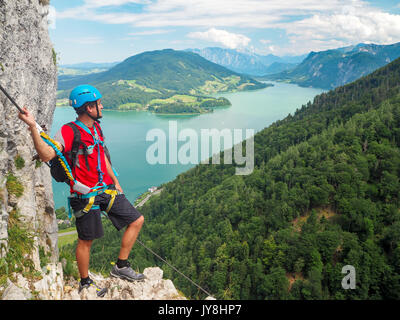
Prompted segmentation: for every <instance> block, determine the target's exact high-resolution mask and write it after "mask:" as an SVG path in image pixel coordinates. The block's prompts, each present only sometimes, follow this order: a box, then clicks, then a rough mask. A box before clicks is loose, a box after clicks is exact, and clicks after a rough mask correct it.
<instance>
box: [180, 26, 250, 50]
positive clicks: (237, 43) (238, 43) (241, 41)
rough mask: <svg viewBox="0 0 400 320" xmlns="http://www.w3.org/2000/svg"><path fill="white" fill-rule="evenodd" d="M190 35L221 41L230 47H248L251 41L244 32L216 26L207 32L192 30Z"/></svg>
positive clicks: (196, 37) (190, 36) (211, 40)
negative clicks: (234, 31)
mask: <svg viewBox="0 0 400 320" xmlns="http://www.w3.org/2000/svg"><path fill="white" fill-rule="evenodd" d="M188 37H189V38H195V39H201V40H206V41H210V42H216V43H220V44H222V45H223V46H225V47H227V48H230V49H236V48H240V47H246V46H247V45H248V44H249V42H250V41H251V40H250V39H249V38H248V37H246V36H244V35H242V34H236V33H231V32H228V31H225V30H219V29H215V28H211V29H209V30H207V31H205V32H191V33H189V34H188Z"/></svg>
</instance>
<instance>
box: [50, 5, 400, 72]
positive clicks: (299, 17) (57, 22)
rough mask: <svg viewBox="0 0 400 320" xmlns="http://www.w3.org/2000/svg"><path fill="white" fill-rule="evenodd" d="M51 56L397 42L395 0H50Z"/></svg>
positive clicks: (72, 59)
mask: <svg viewBox="0 0 400 320" xmlns="http://www.w3.org/2000/svg"><path fill="white" fill-rule="evenodd" d="M49 12H50V14H49V23H50V24H49V33H50V38H51V40H52V42H53V45H54V48H55V51H56V52H57V56H58V63H59V64H60V65H64V64H74V63H81V62H96V63H100V62H117V61H123V60H124V59H126V58H128V57H130V56H133V55H135V54H138V53H141V52H144V51H152V50H160V49H166V48H172V49H175V50H184V49H188V48H200V49H201V48H205V47H221V48H229V49H236V50H239V51H245V52H252V53H256V54H261V55H267V54H274V55H277V56H285V55H291V56H292V55H301V54H307V53H309V52H311V51H322V50H328V49H334V48H338V47H344V46H348V45H355V44H358V43H375V44H392V43H396V42H400V0H397V1H394V0H369V1H367V0H51V1H50V9H49Z"/></svg>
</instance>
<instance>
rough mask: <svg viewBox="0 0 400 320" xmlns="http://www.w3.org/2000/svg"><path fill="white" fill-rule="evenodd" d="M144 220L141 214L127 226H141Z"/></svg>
mask: <svg viewBox="0 0 400 320" xmlns="http://www.w3.org/2000/svg"><path fill="white" fill-rule="evenodd" d="M143 222H144V217H143V215H142V216H140V217H139V218H137V219H136V220H135V221H133V222H132V223H131V224H130V225H129V226H133V227H135V228H141V227H142V225H143Z"/></svg>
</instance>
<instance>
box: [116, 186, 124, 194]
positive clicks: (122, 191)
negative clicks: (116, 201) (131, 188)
mask: <svg viewBox="0 0 400 320" xmlns="http://www.w3.org/2000/svg"><path fill="white" fill-rule="evenodd" d="M115 189H117V190H118V191H119V192H120V193H124V190H122V188H121V186H120V185H119V184H116V185H115Z"/></svg>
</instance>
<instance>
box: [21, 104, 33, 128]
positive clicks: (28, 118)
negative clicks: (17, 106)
mask: <svg viewBox="0 0 400 320" xmlns="http://www.w3.org/2000/svg"><path fill="white" fill-rule="evenodd" d="M22 110H23V111H24V112H25V113H21V112H20V113H19V114H18V118H20V119H21V120H22V121H23V122H25V123H26V124H27V125H28V126H29V127H30V128H35V127H36V121H35V117H34V116H33V114H32V113H30V112H29V111H28V109H27V108H26V107H23V108H22Z"/></svg>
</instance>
